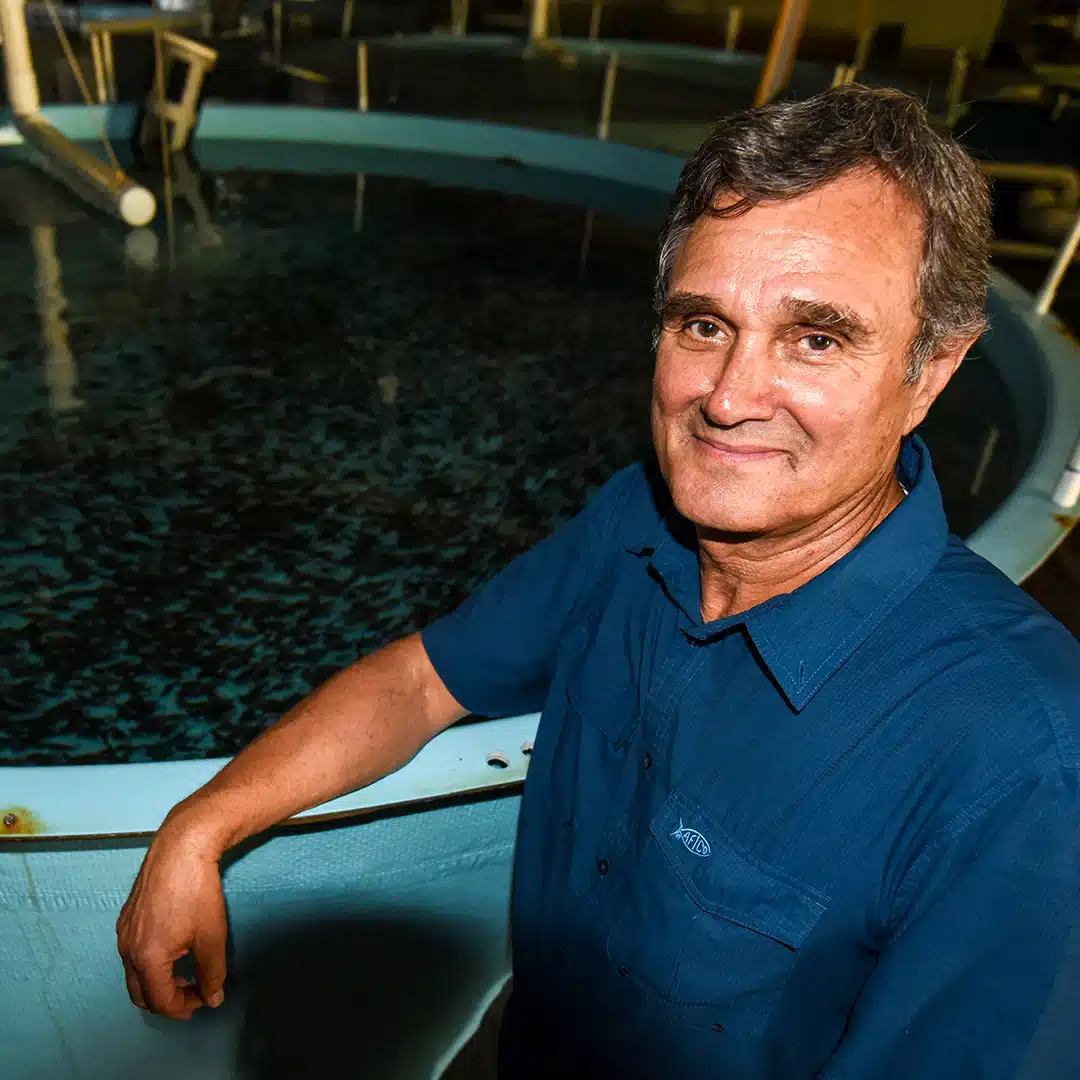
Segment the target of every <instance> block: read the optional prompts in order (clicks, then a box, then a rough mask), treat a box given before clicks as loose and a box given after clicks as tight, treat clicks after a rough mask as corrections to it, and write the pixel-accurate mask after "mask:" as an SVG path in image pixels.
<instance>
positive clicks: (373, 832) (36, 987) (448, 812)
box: [0, 797, 520, 1080]
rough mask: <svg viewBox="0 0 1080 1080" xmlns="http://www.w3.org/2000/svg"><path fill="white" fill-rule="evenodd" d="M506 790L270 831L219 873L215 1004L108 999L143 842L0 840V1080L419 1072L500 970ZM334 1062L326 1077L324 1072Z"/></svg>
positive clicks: (509, 829) (403, 1076)
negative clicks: (151, 1010)
mask: <svg viewBox="0 0 1080 1080" xmlns="http://www.w3.org/2000/svg"><path fill="white" fill-rule="evenodd" d="M519 801H520V800H519V798H517V797H502V798H491V799H487V800H485V801H481V802H474V803H468V804H461V805H453V806H445V807H441V808H438V809H432V810H427V811H423V812H419V813H415V812H414V813H410V814H406V815H400V816H395V817H388V818H384V819H381V820H372V821H364V822H359V823H354V824H345V825H335V826H321V827H308V828H307V829H305V830H303V831H286V832H281V833H278V834H276V835H274V836H273V837H272V838H270V839H269V840H266V841H264V842H262V843H259V844H257V845H256V846H254V847H252V848H251V849H250V850H248V851H246V852H244V853H243V854H242V855H241V856H240V857H238V858H237V859H235V860H234V861H233V862H232V863H231V864H230V865H229V866H228V867H227V868H226V871H225V884H226V896H227V900H228V907H229V920H230V931H231V935H230V962H229V963H230V967H229V979H228V982H227V984H226V1000H225V1004H224V1005H223V1006H222V1007H221V1008H220V1009H218V1010H216V1011H211V1010H201V1011H200V1013H198V1014H197V1015H196V1016H195V1018H194V1019H193V1020H192V1021H191V1022H190V1023H187V1024H182V1023H175V1022H172V1021H168V1020H163V1019H161V1018H158V1017H154V1016H150V1015H148V1014H145V1013H143V1012H141V1011H139V1010H138V1009H136V1008H134V1007H133V1006H132V1005H131V1004H130V1002H129V1001H128V999H127V993H126V989H125V986H124V979H123V973H122V967H121V964H120V961H119V958H118V956H117V954H116V947H115V932H114V925H115V921H116V918H117V915H118V914H119V911H120V907H121V905H122V903H123V901H124V899H125V898H126V896H127V893H128V890H129V889H130V886H131V883H132V881H133V880H134V876H135V874H136V872H137V870H138V867H139V864H140V862H141V860H142V856H143V854H144V853H145V850H146V847H145V844H146V841H111V842H109V843H108V846H104V847H94V846H93V844H94V842H93V841H87V840H83V841H68V842H53V841H49V842H43V841H20V842H12V843H8V844H5V845H3V847H0V915H2V921H0V971H3V973H4V977H3V979H2V980H0V1016H2V1017H3V1018H4V1019H3V1023H2V1024H0V1028H2V1029H3V1039H2V1040H0V1076H4V1077H18V1078H19V1080H61V1078H63V1080H67V1078H72V1080H75V1078H79V1080H99V1078H100V1080H106V1078H108V1080H117V1078H124V1077H151V1076H152V1077H154V1078H155V1080H173V1078H176V1080H180V1078H181V1077H183V1078H184V1080H190V1078H191V1077H192V1076H197V1077H199V1078H200V1080H218V1078H221V1080H224V1078H233V1077H245V1078H247V1077H250V1078H259V1080H262V1078H269V1077H274V1076H278V1075H280V1076H283V1077H284V1076H297V1075H308V1074H309V1070H313V1069H318V1068H319V1067H320V1066H322V1065H325V1066H326V1069H327V1074H328V1075H330V1071H329V1070H330V1066H331V1065H334V1066H339V1065H340V1064H341V1063H342V1062H345V1063H353V1064H354V1065H355V1067H356V1071H357V1074H358V1075H364V1076H366V1077H370V1078H372V1080H376V1078H383V1077H386V1078H390V1077H393V1078H395V1080H398V1078H400V1080H412V1078H414V1077H415V1078H417V1080H419V1078H424V1080H426V1078H428V1077H431V1076H433V1075H437V1074H438V1072H439V1071H441V1067H442V1066H443V1065H444V1064H445V1060H444V1059H447V1058H448V1057H449V1056H451V1055H452V1052H453V1050H454V1048H455V1047H456V1045H458V1044H459V1043H460V1041H461V1039H462V1038H463V1037H464V1034H465V1033H466V1032H467V1031H468V1030H470V1028H471V1025H472V1024H474V1023H475V1019H476V1014H477V1012H478V1009H479V1008H480V1007H481V1006H482V1004H483V1002H484V1001H485V999H486V997H487V996H488V995H489V994H490V992H491V990H492V988H493V987H494V986H495V985H497V984H498V983H499V982H501V981H502V979H503V978H504V977H505V976H506V974H507V972H508V970H509V949H508V912H509V895H510V870H511V858H512V851H513V844H514V837H515V831H516V820H517V811H518V806H519ZM337 1071H338V1068H336V1067H335V1068H334V1072H335V1073H336V1072H337Z"/></svg>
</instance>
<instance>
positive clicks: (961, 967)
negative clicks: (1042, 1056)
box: [817, 770, 1080, 1080]
mask: <svg viewBox="0 0 1080 1080" xmlns="http://www.w3.org/2000/svg"><path fill="white" fill-rule="evenodd" d="M1078 849H1080V797H1078V792H1077V777H1076V776H1075V775H1074V774H1073V773H1072V772H1069V771H1067V770H1060V771H1059V772H1056V773H1055V775H1053V776H1051V777H1046V778H1044V779H1042V780H1038V781H1036V780H1025V781H1019V782H1018V781H1015V780H1014V781H1013V783H1012V785H1011V786H1005V787H1004V789H1003V790H1001V791H999V792H997V793H995V794H994V795H992V796H989V797H988V799H987V800H986V802H985V803H984V804H983V805H981V806H979V807H973V808H971V810H970V812H966V813H965V814H964V815H961V819H960V820H958V821H956V822H955V823H954V825H952V826H950V828H948V829H947V830H945V832H944V833H943V835H942V836H941V837H940V838H939V840H938V842H937V843H936V844H934V845H933V847H932V848H931V849H930V850H928V851H927V852H926V853H925V854H924V856H923V857H922V858H921V859H920V860H919V862H918V863H917V864H916V866H914V867H913V868H912V871H911V872H910V874H909V877H910V878H911V879H912V887H911V892H910V894H909V897H910V898H909V899H908V900H905V903H904V907H905V909H906V910H905V911H904V912H903V913H902V915H901V917H900V920H899V923H898V926H897V929H896V930H895V932H894V934H893V935H892V939H891V941H890V942H889V944H888V945H887V946H886V947H885V949H884V950H883V951H882V954H881V956H880V958H879V960H878V964H877V967H876V968H875V970H874V972H873V974H872V975H871V976H870V978H869V980H868V981H867V984H866V986H865V987H864V988H863V991H862V993H861V994H860V996H859V999H858V1001H857V1002H856V1004H855V1008H854V1009H853V1010H852V1014H851V1017H850V1019H849V1022H848V1028H847V1031H846V1033H845V1035H844V1038H843V1039H842V1040H841V1042H840V1044H839V1046H838V1047H837V1049H836V1051H835V1053H834V1054H833V1056H832V1058H831V1059H830V1060H829V1061H828V1063H827V1064H826V1065H825V1066H824V1068H823V1069H822V1070H821V1071H820V1072H819V1073H818V1074H817V1077H818V1080H894V1078H895V1077H919V1078H920V1080H938V1078H941V1080H959V1078H965V1080H966V1078H969V1077H970V1078H978V1080H1017V1078H1018V1076H1019V1070H1020V1067H1021V1064H1022V1062H1023V1060H1024V1058H1025V1055H1026V1053H1027V1051H1028V1047H1029V1045H1030V1043H1031V1041H1032V1039H1033V1038H1034V1036H1035V1033H1036V1030H1037V1029H1038V1028H1039V1025H1040V1022H1041V1020H1042V1018H1043V1014H1044V1012H1045V1010H1046V1008H1047V1005H1048V1003H1049V1001H1050V997H1051V992H1052V990H1053V987H1054V985H1055V982H1056V981H1057V980H1058V978H1059V976H1060V975H1061V972H1062V969H1063V966H1064V964H1065V962H1066V959H1067V956H1068V953H1069V949H1068V943H1069V939H1070V935H1071V931H1072V929H1073V927H1074V925H1075V924H1076V923H1077V922H1080V866H1078V864H1080V854H1078Z"/></svg>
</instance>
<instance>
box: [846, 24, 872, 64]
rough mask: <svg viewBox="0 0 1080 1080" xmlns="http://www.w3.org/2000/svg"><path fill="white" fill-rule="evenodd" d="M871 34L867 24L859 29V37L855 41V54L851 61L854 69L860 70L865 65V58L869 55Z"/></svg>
mask: <svg viewBox="0 0 1080 1080" xmlns="http://www.w3.org/2000/svg"><path fill="white" fill-rule="evenodd" d="M872 34H873V30H872V28H871V27H869V26H864V27H863V28H862V29H861V30H860V31H859V37H858V39H857V40H856V42H855V56H854V58H853V59H852V61H851V66H852V67H853V68H854V69H855V70H856V71H862V69H863V68H864V67H866V58H867V57H868V56H869V55H870V37H871V35H872Z"/></svg>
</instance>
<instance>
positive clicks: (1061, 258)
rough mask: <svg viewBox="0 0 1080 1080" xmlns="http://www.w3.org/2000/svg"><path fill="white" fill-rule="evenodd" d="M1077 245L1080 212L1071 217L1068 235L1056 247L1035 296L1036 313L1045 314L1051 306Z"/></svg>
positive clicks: (1079, 242)
mask: <svg viewBox="0 0 1080 1080" xmlns="http://www.w3.org/2000/svg"><path fill="white" fill-rule="evenodd" d="M1078 246H1080V213H1077V215H1076V217H1075V218H1074V219H1073V223H1072V228H1071V229H1070V230H1069V235H1068V236H1066V237H1065V240H1064V241H1063V242H1062V245H1061V247H1060V248H1058V253H1057V258H1056V259H1055V260H1054V265H1053V266H1051V267H1050V273H1049V274H1047V275H1046V280H1045V281H1044V282H1043V285H1042V288H1041V289H1040V290H1039V294H1038V296H1036V297H1035V312H1036V314H1038V315H1045V314H1046V313H1047V312H1048V311H1049V310H1050V308H1051V307H1052V306H1053V304H1054V297H1055V296H1057V291H1058V286H1059V285H1060V284H1061V279H1062V278H1063V277H1064V276H1065V271H1066V270H1068V269H1069V263H1071V262H1072V260H1073V256H1074V255H1075V254H1076V249H1077V247H1078Z"/></svg>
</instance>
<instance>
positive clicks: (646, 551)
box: [636, 436, 949, 711]
mask: <svg viewBox="0 0 1080 1080" xmlns="http://www.w3.org/2000/svg"><path fill="white" fill-rule="evenodd" d="M896 471H897V476H898V478H899V480H900V482H901V484H903V486H904V487H905V488H907V489H908V492H909V494H908V495H907V496H906V497H905V499H904V500H903V502H901V503H900V505H899V506H897V507H896V509H895V510H893V512H892V513H891V514H889V516H888V517H887V518H886V519H885V520H884V521H883V522H882V523H881V524H880V525H879V526H878V527H877V528H876V529H874V531H873V532H871V533H870V534H869V536H867V537H866V539H864V540H863V541H862V542H861V543H860V544H859V545H858V546H857V547H856V548H854V549H853V550H852V551H850V552H848V554H847V555H845V556H844V557H843V558H842V559H840V560H839V561H838V562H836V563H834V564H833V565H832V566H830V567H829V568H828V569H827V570H824V571H823V572H822V573H820V574H818V575H817V576H816V577H814V578H811V580H810V581H808V582H807V583H806V584H805V585H803V586H801V587H800V588H798V589H796V590H795V591H794V592H790V593H784V594H781V595H780V596H774V597H773V598H772V599H771V600H768V601H766V602H765V603H764V604H759V605H758V606H757V607H756V608H751V609H750V610H749V611H745V612H742V613H740V614H738V615H733V616H729V617H727V618H725V619H717V620H715V621H714V622H710V623H704V624H703V623H702V622H701V586H700V578H699V571H698V561H697V545H696V542H695V539H694V534H693V529H692V527H691V526H690V525H689V523H688V522H687V521H686V520H685V519H684V518H681V517H680V516H679V515H677V514H675V513H674V512H671V513H669V514H668V515H667V516H666V518H665V522H664V526H663V528H662V531H661V533H660V535H659V536H658V537H657V538H656V542H655V543H654V544H652V545H649V546H646V547H641V548H638V549H636V553H637V554H641V555H649V556H651V557H650V559H649V571H650V573H651V574H652V576H653V577H654V578H656V579H657V581H658V582H659V583H660V584H661V585H662V586H663V588H664V591H665V592H666V593H667V595H668V597H669V599H671V600H672V602H674V603H675V604H677V605H678V606H679V608H681V609H682V611H683V612H684V613H685V614H686V616H687V617H688V618H689V620H690V626H689V627H688V628H687V630H686V633H687V634H688V635H689V636H690V637H692V638H694V639H696V640H698V641H701V642H703V643H706V642H708V641H710V640H714V639H715V638H717V637H718V636H719V635H720V634H722V633H723V632H724V631H725V630H727V629H729V628H730V627H732V626H736V625H740V624H742V625H745V627H746V629H747V631H748V632H749V634H750V637H751V638H752V639H753V642H754V646H755V648H756V649H757V651H758V653H759V654H760V656H761V659H762V660H763V661H764V663H765V664H766V666H767V667H768V669H769V671H770V673H771V674H772V676H773V678H774V679H775V680H776V682H777V684H778V685H779V687H780V689H781V690H782V691H783V693H784V696H785V697H786V698H787V700H788V702H789V703H790V704H791V706H792V708H793V709H795V710H796V711H799V710H802V709H803V708H805V707H806V705H807V704H808V703H809V701H810V700H811V698H813V696H814V695H815V694H816V693H817V692H818V690H820V689H821V687H822V686H823V685H824V684H825V682H826V681H827V680H828V679H829V677H830V676H831V675H832V674H833V673H834V672H835V671H836V670H837V669H838V668H839V667H840V666H841V665H842V664H843V663H844V661H845V660H847V659H848V657H849V656H851V654H852V653H853V652H854V651H855V650H856V649H857V648H858V647H859V646H860V645H861V644H862V643H863V642H864V641H865V640H866V639H867V638H868V637H869V636H870V634H871V633H872V632H873V631H874V630H875V629H876V628H877V627H878V626H879V625H880V624H881V622H882V621H883V620H884V619H885V618H886V617H887V616H888V615H889V614H890V613H891V612H892V611H893V610H894V609H895V608H896V607H897V606H898V605H899V604H900V603H901V601H903V600H904V599H905V598H906V597H907V596H908V595H909V594H910V593H911V592H912V591H913V590H914V589H915V587H916V586H917V585H918V584H919V583H920V582H921V581H922V580H923V579H924V578H925V577H926V576H927V575H928V574H929V573H930V571H931V570H932V569H933V567H934V566H935V565H936V563H937V562H938V560H939V559H940V557H941V554H942V552H943V551H944V550H945V544H946V542H947V540H948V531H949V530H948V525H947V524H946V521H945V511H944V509H943V507H942V504H941V492H940V490H939V488H938V485H937V480H936V479H935V477H934V470H933V467H932V466H931V464H930V451H929V450H928V449H927V446H926V444H925V443H924V442H923V441H922V439H920V438H919V437H918V436H910V437H909V438H907V439H905V440H904V441H903V443H902V444H901V448H900V456H899V459H898V460H897V465H896Z"/></svg>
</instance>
